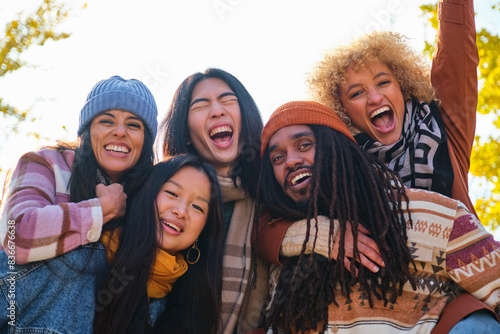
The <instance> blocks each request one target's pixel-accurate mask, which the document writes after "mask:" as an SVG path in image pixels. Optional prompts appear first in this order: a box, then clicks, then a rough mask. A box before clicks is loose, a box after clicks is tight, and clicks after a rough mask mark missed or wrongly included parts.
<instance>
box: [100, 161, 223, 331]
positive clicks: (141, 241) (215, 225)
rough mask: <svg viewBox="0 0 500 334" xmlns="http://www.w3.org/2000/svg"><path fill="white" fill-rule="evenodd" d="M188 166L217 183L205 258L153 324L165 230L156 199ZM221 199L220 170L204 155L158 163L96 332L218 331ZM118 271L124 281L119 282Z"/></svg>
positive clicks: (134, 203) (127, 228) (123, 245)
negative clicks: (152, 281) (153, 280)
mask: <svg viewBox="0 0 500 334" xmlns="http://www.w3.org/2000/svg"><path fill="white" fill-rule="evenodd" d="M186 166H192V167H194V168H196V169H197V170H199V171H202V172H204V173H205V174H206V175H207V176H208V178H209V180H210V184H211V194H212V196H211V198H210V203H209V210H208V218H207V222H206V224H205V226H204V228H203V230H202V232H201V234H200V236H199V238H198V248H199V249H200V258H199V261H198V262H197V263H196V264H190V265H189V268H188V270H187V272H186V273H185V274H184V275H183V276H182V277H180V278H179V279H178V280H177V282H176V283H175V285H174V288H173V291H172V292H170V293H169V294H168V295H167V297H166V308H165V311H164V312H163V313H162V314H161V315H159V317H158V319H157V321H156V323H155V326H154V328H153V327H151V324H150V323H149V311H148V310H149V309H148V305H149V301H148V296H147V284H148V282H149V276H150V273H151V270H152V267H153V265H154V261H155V255H156V251H157V249H158V247H159V240H158V235H159V231H160V229H161V226H160V220H159V217H158V210H157V206H156V198H157V195H158V193H159V192H160V190H161V187H162V186H163V184H164V183H165V182H166V181H168V180H169V179H170V178H171V177H172V176H173V175H174V174H175V173H176V172H177V171H179V170H180V169H181V168H183V167H186ZM221 203H222V201H221V195H220V189H219V185H218V181H217V176H216V174H215V171H214V170H213V168H212V167H211V166H210V165H208V164H206V163H204V162H202V161H201V159H200V158H199V157H196V156H194V155H179V156H176V157H173V158H171V159H168V160H166V161H163V162H160V163H158V164H157V165H155V166H154V167H153V169H152V170H151V172H150V173H149V174H148V176H147V178H146V180H145V182H144V184H143V185H142V186H141V188H140V189H139V191H138V192H137V194H136V195H135V196H134V197H133V198H132V200H131V202H130V206H129V208H128V209H127V214H126V220H125V223H124V224H123V225H122V232H121V235H120V244H119V248H118V250H117V252H116V255H115V258H114V261H113V263H112V264H111V271H110V274H109V275H108V277H107V281H106V283H105V284H104V290H102V291H101V292H102V293H106V294H108V295H111V298H107V299H106V301H105V302H104V303H100V302H99V300H100V299H99V298H97V305H96V314H95V319H94V332H95V333H106V334H108V333H116V334H123V333H134V334H135V333H151V332H164V333H166V332H168V333H216V331H217V328H218V324H219V316H220V300H221V297H220V294H221V285H222V250H223V245H222V233H223V232H222V229H223V227H222V214H221ZM185 252H186V251H185ZM185 252H184V255H185V256H186V254H185ZM117 275H118V276H119V277H122V279H121V281H120V280H118V281H117V278H116V277H117ZM98 297H99V294H98Z"/></svg>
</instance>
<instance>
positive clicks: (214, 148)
mask: <svg viewBox="0 0 500 334" xmlns="http://www.w3.org/2000/svg"><path fill="white" fill-rule="evenodd" d="M188 128H189V137H190V139H191V141H192V143H193V145H194V148H195V149H196V151H197V152H198V154H199V155H200V156H201V157H202V158H203V160H205V161H207V162H208V163H210V164H211V165H212V166H213V167H214V168H215V170H216V171H217V174H219V175H224V176H227V175H228V174H229V172H230V171H231V168H232V166H233V164H234V162H235V161H236V160H237V159H238V157H239V149H238V146H239V144H240V143H239V139H240V134H241V111H240V106H239V104H238V98H237V97H236V95H235V94H234V92H233V91H232V90H231V88H229V86H228V85H227V84H226V83H225V82H224V81H222V80H220V79H216V78H209V79H205V80H202V81H200V82H198V83H197V84H196V86H195V87H194V89H193V94H192V97H191V105H190V107H189V114H188Z"/></svg>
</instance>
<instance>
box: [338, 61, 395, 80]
mask: <svg viewBox="0 0 500 334" xmlns="http://www.w3.org/2000/svg"><path fill="white" fill-rule="evenodd" d="M380 72H385V73H388V74H391V75H392V74H393V73H392V71H391V70H390V69H389V67H387V65H385V64H383V63H381V62H378V61H377V62H370V63H366V64H359V65H357V66H349V68H348V69H347V71H346V76H347V79H349V77H350V76H356V75H363V74H368V75H376V74H377V73H380Z"/></svg>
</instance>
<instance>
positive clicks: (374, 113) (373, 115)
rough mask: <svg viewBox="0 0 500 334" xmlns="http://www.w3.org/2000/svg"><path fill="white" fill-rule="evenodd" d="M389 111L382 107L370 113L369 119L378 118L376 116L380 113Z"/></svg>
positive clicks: (387, 108)
mask: <svg viewBox="0 0 500 334" xmlns="http://www.w3.org/2000/svg"><path fill="white" fill-rule="evenodd" d="M389 110H390V109H389V107H388V106H385V107H382V108H380V109H378V110H375V111H374V112H372V114H371V115H370V118H373V117H375V116H378V115H380V114H381V113H383V112H386V111H389Z"/></svg>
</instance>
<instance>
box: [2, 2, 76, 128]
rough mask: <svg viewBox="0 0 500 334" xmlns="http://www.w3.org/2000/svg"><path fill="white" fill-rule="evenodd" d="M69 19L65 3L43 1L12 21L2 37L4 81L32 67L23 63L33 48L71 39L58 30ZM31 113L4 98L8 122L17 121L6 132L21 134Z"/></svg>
mask: <svg viewBox="0 0 500 334" xmlns="http://www.w3.org/2000/svg"><path fill="white" fill-rule="evenodd" d="M67 16H68V10H67V9H66V8H65V6H64V5H63V4H60V3H58V2H56V1H54V0H43V2H42V3H41V4H40V6H39V7H38V9H36V10H35V11H34V12H33V13H30V14H27V15H26V14H24V13H21V14H19V16H18V17H17V19H16V20H13V21H10V22H8V23H7V24H6V25H5V32H4V33H3V35H2V36H1V38H0V78H2V77H4V76H5V75H6V74H8V73H12V72H14V71H17V70H18V69H20V68H22V67H23V66H26V65H28V64H27V63H26V62H24V61H23V60H22V53H23V52H24V51H26V50H27V49H28V48H30V47H31V46H32V45H44V44H45V42H47V41H48V40H53V41H58V40H61V39H65V38H68V37H69V34H68V33H64V32H56V31H55V28H56V26H57V25H59V24H60V23H62V22H63V21H64V19H66V18H67ZM28 113H29V109H28V110H19V109H18V108H16V107H14V106H11V105H9V104H8V103H7V102H5V101H4V99H3V98H2V97H1V96H0V114H1V115H2V117H3V118H4V119H10V120H11V121H12V120H14V121H13V123H12V124H13V125H11V128H10V129H5V128H4V129H2V130H3V131H4V132H7V133H8V131H9V130H10V131H14V132H17V127H18V125H19V124H21V123H22V122H25V121H26V120H27V117H28Z"/></svg>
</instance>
